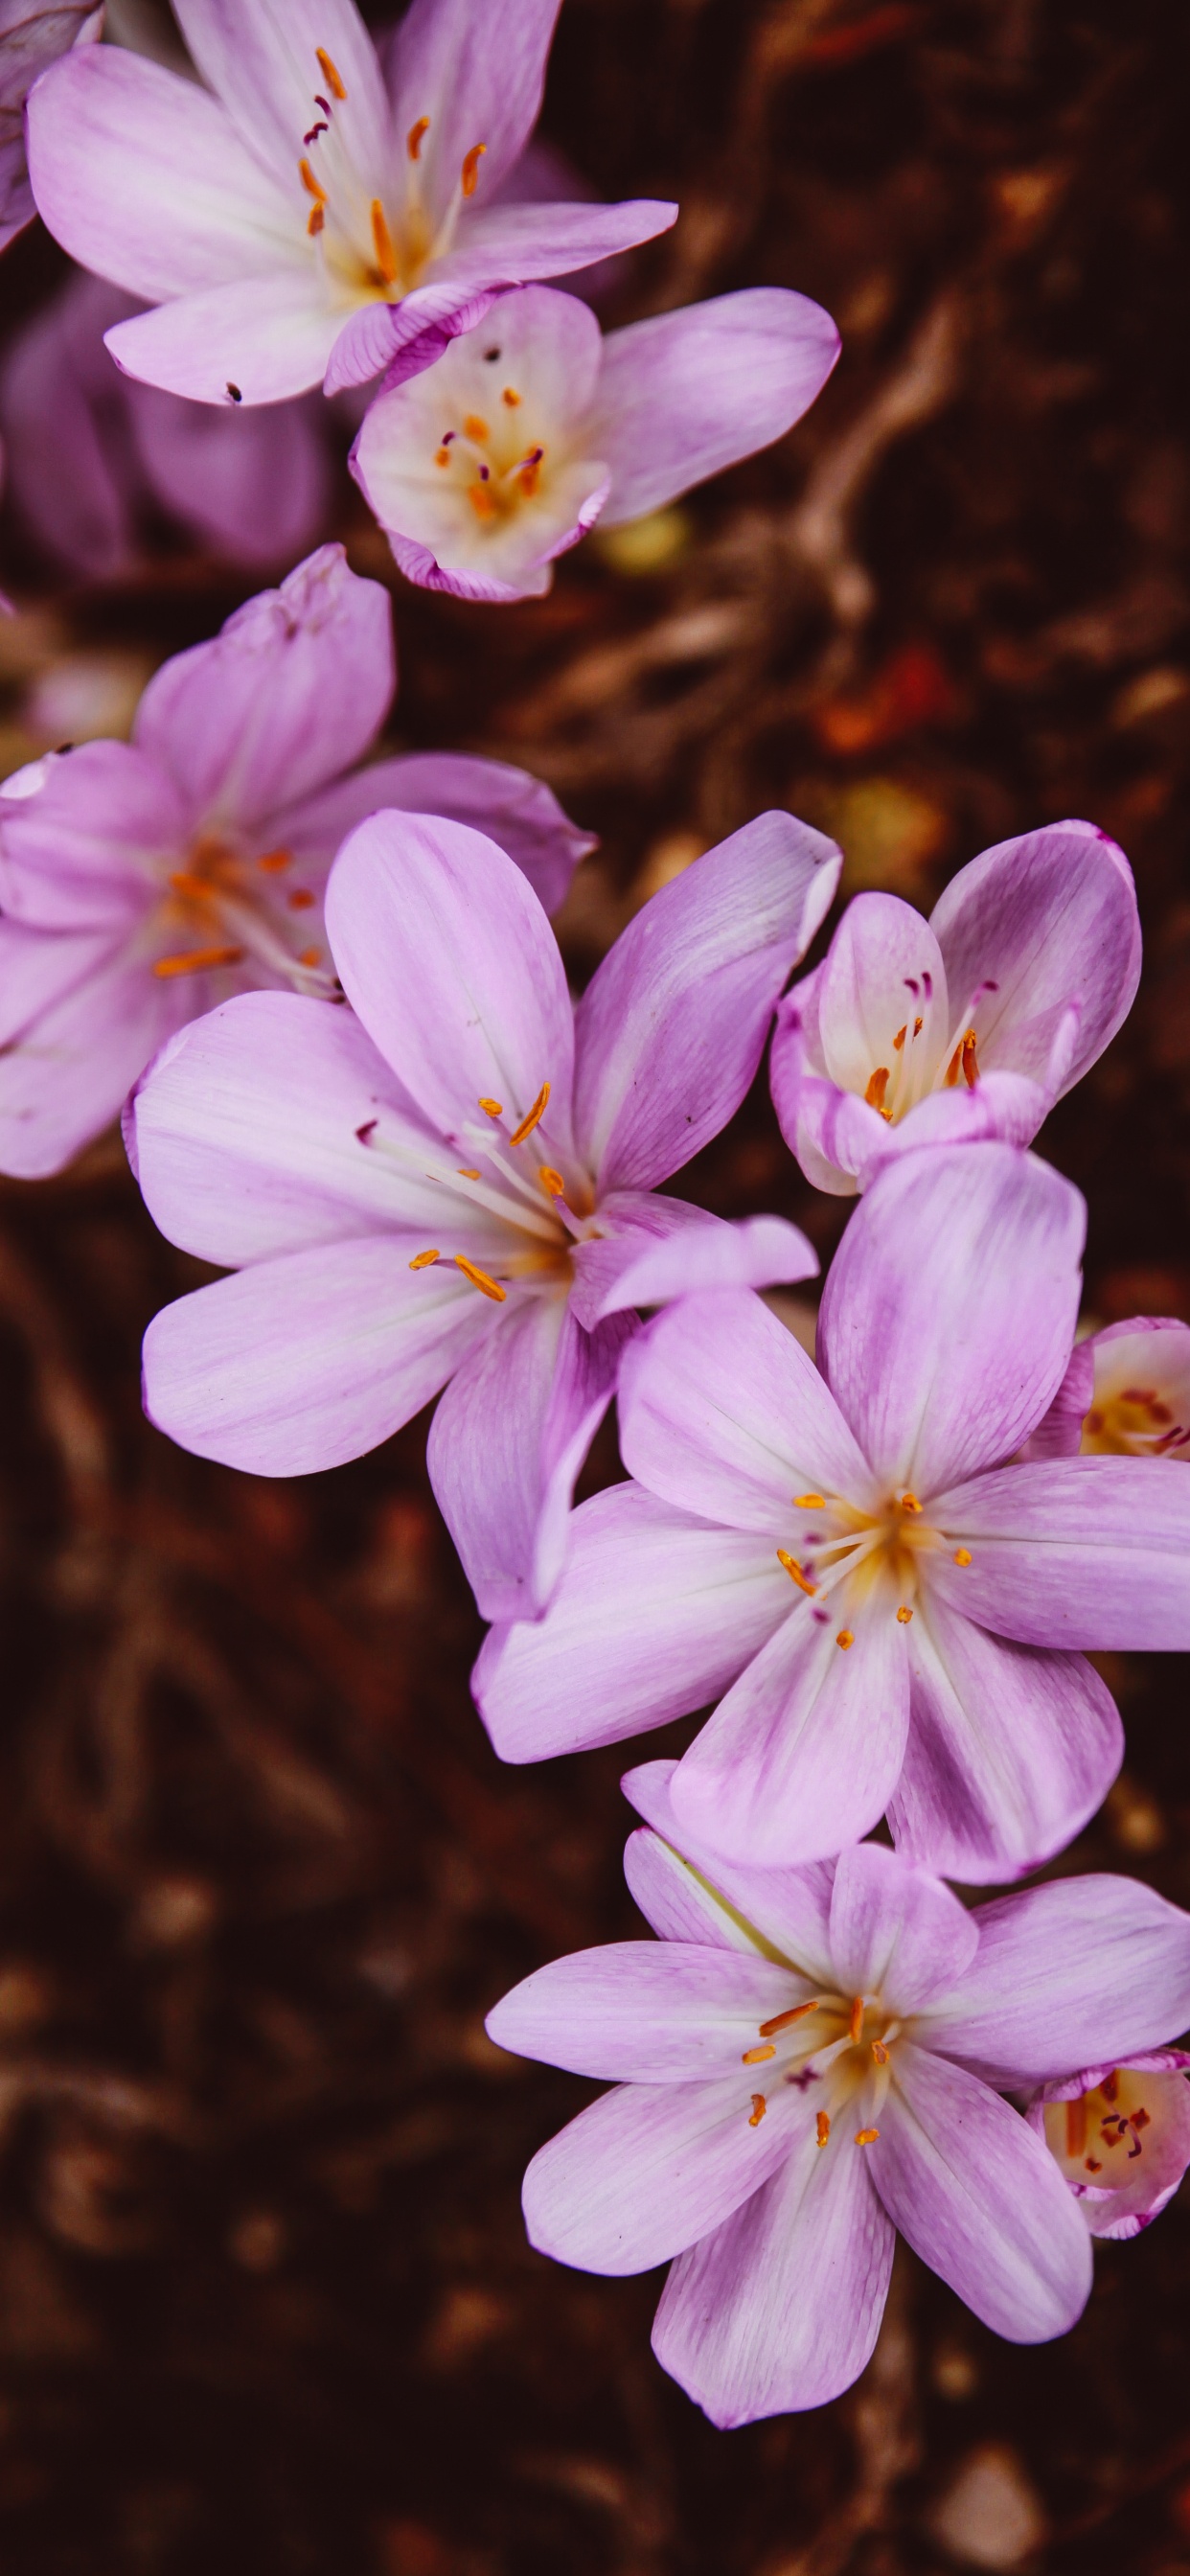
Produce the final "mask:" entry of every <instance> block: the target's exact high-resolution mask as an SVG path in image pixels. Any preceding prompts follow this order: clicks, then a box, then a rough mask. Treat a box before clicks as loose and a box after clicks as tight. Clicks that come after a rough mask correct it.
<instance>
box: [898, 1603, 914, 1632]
mask: <svg viewBox="0 0 1190 2576" xmlns="http://www.w3.org/2000/svg"><path fill="white" fill-rule="evenodd" d="M912 1617H913V1612H912V1610H910V1609H909V1608H908V1606H907V1604H906V1603H905V1602H904V1601H902V1603H901V1607H900V1609H899V1610H898V1612H897V1625H898V1627H899V1628H907V1627H908V1625H909V1622H910V1620H911V1618H912Z"/></svg>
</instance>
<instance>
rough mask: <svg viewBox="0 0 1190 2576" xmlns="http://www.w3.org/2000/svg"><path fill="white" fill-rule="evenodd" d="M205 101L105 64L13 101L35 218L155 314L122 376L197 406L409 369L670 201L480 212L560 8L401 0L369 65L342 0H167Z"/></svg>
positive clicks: (502, 166)
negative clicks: (399, 13) (405, 1)
mask: <svg viewBox="0 0 1190 2576" xmlns="http://www.w3.org/2000/svg"><path fill="white" fill-rule="evenodd" d="M175 11H176V15H177V18H178V21H179V24H180V26H181V29H182V33H183V35H184V36H185V38H186V42H187V44H188V45H189V47H190V51H191V54H192V55H193V57H194V61H195V63H196V64H197V67H198V70H199V72H200V73H201V75H202V79H203V81H204V82H205V83H206V84H207V85H206V87H205V88H204V87H200V86H199V85H198V84H196V83H195V82H193V81H188V80H184V79H181V78H179V77H178V75H177V74H175V73H173V72H169V71H166V70H164V69H163V68H162V67H161V66H160V65H159V64H156V63H150V62H145V61H142V60H141V59H140V58H139V57H137V56H134V55H132V54H127V53H121V52H119V51H118V50H117V49H116V48H115V47H113V46H105V47H104V48H103V50H102V52H98V53H92V54H89V55H88V56H86V57H85V58H84V57H82V56H78V57H72V58H71V59H70V60H69V61H68V62H65V63H62V64H59V65H56V66H55V67H54V69H53V70H52V71H50V72H49V73H47V74H46V75H45V76H44V77H43V78H42V80H40V81H39V82H38V84H37V87H36V89H35V90H34V92H33V95H32V97H31V98H30V101H29V164H30V169H31V172H32V177H33V189H34V194H35V196H36V199H37V204H38V209H39V211H40V213H41V214H42V215H43V217H44V219H45V221H46V223H47V224H48V225H49V228H50V231H51V232H52V233H54V234H56V236H57V238H58V240H59V241H60V242H61V243H62V244H63V245H64V247H65V248H66V249H67V250H68V251H70V253H71V255H72V257H74V258H75V259H77V260H78V261H79V262H80V263H81V265H82V266H83V267H85V268H91V269H94V270H96V271H97V272H98V274H99V275H100V276H102V277H108V278H111V279H112V281H113V283H114V284H115V285H117V286H123V287H126V288H127V289H128V291H129V293H130V294H132V295H138V296H141V297H143V298H144V300H145V302H146V303H148V304H151V305H152V306H154V307H155V308H156V309H155V310H154V311H152V312H150V313H144V314H140V315H137V316H136V317H135V319H133V320H132V321H128V322H121V323H119V324H117V326H116V328H115V329H114V330H113V331H111V332H109V334H108V346H109V348H110V349H111V352H112V355H113V357H114V358H116V359H117V361H118V363H119V364H120V366H122V367H124V368H126V369H127V371H128V373H129V374H130V375H133V376H140V377H143V378H144V379H145V381H146V382H147V383H149V384H155V385H162V386H164V387H165V388H166V390H167V391H168V392H171V393H178V394H186V395H188V396H189V397H190V399H191V400H192V401H196V402H217V403H226V402H233V403H238V402H245V403H258V402H278V401H280V400H282V399H283V398H284V397H285V396H287V395H289V394H297V393H303V392H305V391H306V389H307V388H308V387H309V386H311V385H316V384H318V383H319V382H320V381H321V380H323V379H325V383H326V387H327V391H328V392H334V391H335V390H336V389H337V388H338V387H340V386H343V385H350V384H362V383H366V382H367V380H368V379H369V378H370V377H372V376H375V375H377V374H378V373H379V372H380V371H381V369H382V368H385V367H392V366H394V365H395V366H397V367H399V369H400V371H401V372H402V373H414V372H416V370H417V369H418V368H419V367H424V366H428V365H430V364H431V362H432V361H433V360H434V359H435V358H437V357H438V356H440V354H441V352H442V350H443V348H444V347H445V346H446V345H447V343H448V342H449V340H450V339H451V338H452V337H453V335H454V334H455V332H457V331H460V330H467V329H468V328H469V327H470V325H471V324H472V323H473V322H478V321H479V320H480V319H481V317H482V315H483V314H484V312H485V311H486V309H487V307H488V305H489V304H490V303H491V301H492V297H493V295H494V294H495V293H496V292H498V291H499V289H501V288H503V287H507V286H520V285H523V284H524V283H525V281H526V280H527V279H529V278H533V277H558V276H562V275H563V274H565V273H566V272H568V271H570V270H572V269H575V268H584V267H586V266H587V265H588V264H589V263H590V262H593V261H596V260H600V259H603V258H605V257H606V256H607V254H608V253H609V252H612V251H618V250H624V249H627V248H628V247H629V245H630V244H631V243H633V242H639V241H646V240H648V239H649V238H650V237H651V236H652V235H653V234H654V233H659V232H663V231H664V230H665V229H666V227H667V226H668V225H669V224H671V223H672V222H673V221H674V218H675V216H676V213H677V208H676V206H673V205H667V204H662V203H659V202H657V201H656V200H654V199H651V198H642V199H637V200H634V201H633V202H632V203H629V204H624V205H619V206H591V205H541V204H532V203H530V204H518V205H508V204H504V205H499V206H497V205H494V204H493V203H492V199H493V198H494V196H495V194H496V191H497V189H498V187H499V184H500V181H501V180H502V179H503V178H505V177H506V175H507V173H508V172H509V171H510V170H511V169H512V167H513V166H514V164H515V162H516V160H517V158H518V156H519V154H520V153H521V151H522V150H523V148H524V146H525V144H526V142H527V141H528V138H529V134H530V132H531V129H532V127H533V124H534V122H535V119H536V116H537V112H538V109H539V107H540V104H541V92H542V83H543V80H544V75H545V63H546V56H547V54H548V52H549V46H550V39H551V37H552V35H553V29H554V21H555V19H556V17H557V14H558V0H517V5H516V6H513V5H511V0H486V5H481V0H413V7H412V8H411V9H410V10H409V12H408V14H407V16H406V17H405V18H404V19H403V20H402V22H401V25H400V26H399V28H398V29H397V30H396V32H395V34H394V36H393V38H392V39H391V42H390V43H389V45H388V46H387V48H386V54H385V63H386V68H387V71H388V79H387V82H386V79H385V73H384V71H383V70H382V67H381V63H380V61H379V59H378V57H377V53H376V50H375V47H374V46H373V43H372V39H371V37H370V36H369V34H368V32H367V30H366V28H365V26H364V24H363V21H362V19H361V18H360V15H359V12H358V10H357V9H356V7H355V5H354V0H284V5H283V6H278V5H277V4H276V0H175Z"/></svg>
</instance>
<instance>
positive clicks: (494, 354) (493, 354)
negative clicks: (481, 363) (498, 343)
mask: <svg viewBox="0 0 1190 2576" xmlns="http://www.w3.org/2000/svg"><path fill="white" fill-rule="evenodd" d="M483 354H484V359H485V362H486V364H487V365H488V366H489V367H494V366H495V364H496V361H497V359H498V357H499V355H500V351H499V350H498V349H485V350H484V353H483Z"/></svg>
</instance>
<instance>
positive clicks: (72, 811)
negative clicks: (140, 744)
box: [0, 742, 186, 935]
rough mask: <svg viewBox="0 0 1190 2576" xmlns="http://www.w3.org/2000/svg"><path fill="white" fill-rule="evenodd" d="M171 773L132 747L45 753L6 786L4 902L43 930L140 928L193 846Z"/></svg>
mask: <svg viewBox="0 0 1190 2576" xmlns="http://www.w3.org/2000/svg"><path fill="white" fill-rule="evenodd" d="M185 832H186V813H185V808H184V806H183V804H182V801H181V799H180V797H179V795H178V792H177V789H176V787H175V786H174V785H173V782H172V781H171V779H170V777H169V774H168V772H167V771H164V770H162V768H161V767H160V765H159V764H158V763H157V762H156V761H155V760H154V759H153V757H152V755H151V754H150V753H148V752H146V751H144V750H142V749H137V748H134V747H133V746H132V745H130V744H129V743H126V742H84V743H80V744H79V746H78V749H77V750H75V751H70V752H47V753H46V755H45V757H44V759H42V760H37V761H31V762H30V763H29V765H28V767H27V768H25V769H18V770H17V771H16V772H15V774H14V775H13V776H12V777H11V778H6V779H5V781H4V784H3V786H2V787H0V903H3V906H4V909H5V912H6V913H7V914H8V915H9V917H10V918H11V919H12V920H14V921H23V922H26V923H27V924H28V925H29V927H30V928H31V929H38V930H105V931H107V932H108V933H109V935H112V934H114V933H116V932H117V931H123V932H124V933H127V932H129V931H130V930H132V929H133V928H134V927H135V926H136V925H137V923H138V922H139V921H140V920H141V919H142V918H143V916H144V915H145V913H146V912H147V911H148V910H149V908H150V906H151V905H152V904H153V903H154V902H155V901H156V899H157V897H158V895H159V893H161V892H164V885H163V877H164V868H163V865H162V862H163V861H164V862H166V863H168V860H169V858H170V857H171V856H172V855H173V854H174V853H175V852H177V853H178V854H179V855H180V853H181V851H182V849H183V847H184V844H185Z"/></svg>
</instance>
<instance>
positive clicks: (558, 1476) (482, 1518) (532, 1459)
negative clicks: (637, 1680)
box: [427, 1297, 635, 1620]
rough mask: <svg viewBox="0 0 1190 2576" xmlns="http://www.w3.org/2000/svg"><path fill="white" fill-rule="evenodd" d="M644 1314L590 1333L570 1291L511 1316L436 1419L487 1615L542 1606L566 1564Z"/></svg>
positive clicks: (431, 1454)
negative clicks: (578, 1503) (578, 1481)
mask: <svg viewBox="0 0 1190 2576" xmlns="http://www.w3.org/2000/svg"><path fill="white" fill-rule="evenodd" d="M634 1330H635V1319H632V1320H629V1319H628V1318H626V1317H625V1318H622V1319H621V1318H619V1317H617V1318H616V1319H615V1321H614V1322H612V1323H610V1324H601V1325H600V1326H599V1327H598V1329H597V1330H596V1332H594V1333H586V1332H584V1331H583V1330H582V1327H581V1326H580V1325H579V1324H577V1323H576V1322H575V1320H574V1317H573V1316H572V1314H571V1312H570V1308H569V1304H568V1302H567V1300H566V1299H565V1298H563V1297H553V1298H547V1297H527V1298H525V1299H523V1300H522V1301H520V1302H519V1303H518V1304H516V1305H514V1306H513V1307H512V1309H511V1310H510V1311H509V1312H508V1313H507V1314H506V1315H501V1316H500V1317H499V1319H498V1321H497V1324H496V1327H495V1330H494V1331H493V1332H492V1333H490V1334H489V1335H487V1336H486V1337H485V1339H484V1340H483V1341H482V1342H480V1343H479V1344H478V1345H477V1347H476V1349H475V1350H474V1351H473V1352H472V1353H471V1355H470V1357H469V1359H467V1360H466V1361H465V1362H464V1364H463V1366H462V1367H461V1368H460V1369H459V1370H458V1371H457V1372H456V1374H455V1376H454V1377H453V1379H452V1380H451V1383H450V1385H449V1386H448V1387H447V1389H446V1392H445V1394H444V1395H443V1397H442V1401H441V1403H440V1404H439V1407H438V1410H437V1412H436V1414H435V1416H434V1420H433V1423H432V1425H431V1429H430V1439H429V1448H428V1452H427V1465H428V1467H429V1472H430V1482H431V1484H432V1486H433V1488H434V1493H435V1496H436V1498H437V1502H438V1507H439V1510H440V1511H441V1513H442V1517H443V1519H444V1521H445V1522H446V1526H447V1528H448V1530H449V1531H450V1534H451V1537H452V1538H453V1540H454V1543H455V1546H456V1547H457V1549H458V1551H459V1555H460V1556H461V1558H462V1561H463V1571H464V1573H465V1575H466V1577H467V1580H468V1582H469V1584H470V1586H471V1589H472V1591H473V1592H474V1594H475V1598H476V1602H477V1603H478V1606H479V1611H480V1615H481V1617H482V1618H484V1619H493V1620H509V1619H534V1618H537V1617H539V1616H540V1614H541V1612H542V1611H543V1610H544V1608H545V1606H546V1603H547V1602H548V1600H549V1598H550V1595H551V1593H552V1592H553V1591H554V1589H555V1586H556V1584H557V1581H558V1577H559V1575H560V1573H561V1571H562V1562H563V1558H564V1556H565V1553H566V1541H567V1534H568V1529H569V1523H570V1504H571V1498H572V1496H573V1493H574V1480H575V1477H576V1476H577V1474H578V1472H579V1469H580V1467H581V1466H582V1463H583V1460H584V1458H585V1457H586V1454H587V1451H588V1449H589V1447H590V1445H591V1442H592V1440H593V1438H594V1436H595V1432H596V1430H597V1429H598V1427H599V1424H600V1422H601V1421H602V1419H603V1416H604V1414H605V1413H606V1411H607V1408H608V1405H609V1404H610V1402H611V1399H612V1396H613V1394H614V1393H615V1385H616V1372H617V1369H618V1367H619V1363H620V1353H621V1351H622V1350H623V1348H624V1345H625V1343H626V1342H627V1341H628V1339H629V1337H630V1335H631V1334H632V1332H633V1331H634Z"/></svg>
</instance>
